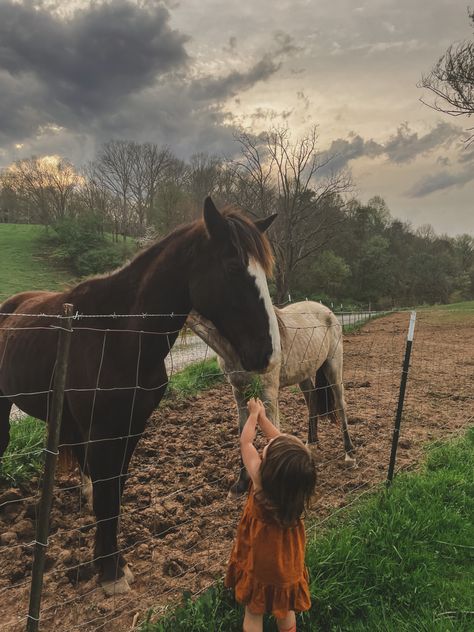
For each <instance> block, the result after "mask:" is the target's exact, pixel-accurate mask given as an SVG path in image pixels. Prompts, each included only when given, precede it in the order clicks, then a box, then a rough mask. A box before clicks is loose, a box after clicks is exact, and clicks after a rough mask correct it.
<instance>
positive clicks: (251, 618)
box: [243, 608, 263, 632]
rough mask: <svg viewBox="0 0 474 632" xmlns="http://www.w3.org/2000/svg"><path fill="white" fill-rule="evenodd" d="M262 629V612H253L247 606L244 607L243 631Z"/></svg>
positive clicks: (256, 631) (258, 631) (259, 631)
mask: <svg viewBox="0 0 474 632" xmlns="http://www.w3.org/2000/svg"><path fill="white" fill-rule="evenodd" d="M262 630H263V614H253V612H250V610H249V609H248V608H245V617H244V627H243V632H262Z"/></svg>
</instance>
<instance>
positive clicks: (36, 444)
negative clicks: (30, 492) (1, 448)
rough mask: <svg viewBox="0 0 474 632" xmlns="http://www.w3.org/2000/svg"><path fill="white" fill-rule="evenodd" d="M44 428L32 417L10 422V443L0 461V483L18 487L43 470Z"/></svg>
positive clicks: (43, 425)
mask: <svg viewBox="0 0 474 632" xmlns="http://www.w3.org/2000/svg"><path fill="white" fill-rule="evenodd" d="M45 434H46V426H45V424H44V423H43V422H42V421H38V420H37V419H34V418H33V417H24V418H22V419H19V420H18V421H13V422H11V425H10V443H9V444H8V448H7V450H6V452H5V454H4V455H3V458H2V459H1V460H0V481H5V482H7V483H9V484H10V485H19V484H21V483H23V482H25V481H27V480H29V479H30V478H31V476H33V475H35V474H37V473H38V472H40V471H41V470H42V468H43V456H44V452H43V445H44V438H45Z"/></svg>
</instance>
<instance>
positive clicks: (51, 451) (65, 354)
mask: <svg viewBox="0 0 474 632" xmlns="http://www.w3.org/2000/svg"><path fill="white" fill-rule="evenodd" d="M72 310H73V306H72V305H70V304H69V303H66V304H64V305H63V316H64V318H62V319H61V320H60V328H59V338H58V346H57V350H56V364H55V369H54V384H53V393H52V401H51V416H50V418H49V419H48V438H47V441H46V448H45V453H46V456H45V464H44V476H43V485H42V490H41V499H40V506H39V517H38V522H37V524H36V542H35V557H34V561H33V569H32V574H31V589H30V605H29V610H28V617H27V625H26V629H27V632H37V630H38V627H39V622H40V605H41V594H42V590H43V574H44V562H45V555H46V547H47V546H48V535H49V515H50V512H51V504H52V500H53V488H54V475H55V471H56V461H57V455H58V444H59V432H60V429H61V417H62V413H63V402H64V389H65V386H66V373H67V367H68V359H69V348H70V345H71V331H72V325H71V320H72Z"/></svg>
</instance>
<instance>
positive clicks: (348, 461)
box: [344, 453, 357, 469]
mask: <svg viewBox="0 0 474 632" xmlns="http://www.w3.org/2000/svg"><path fill="white" fill-rule="evenodd" d="M344 465H345V466H346V467H350V468H353V469H355V468H356V467H357V461H356V458H355V456H350V455H349V454H347V453H346V456H345V459H344Z"/></svg>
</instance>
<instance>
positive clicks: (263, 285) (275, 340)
mask: <svg viewBox="0 0 474 632" xmlns="http://www.w3.org/2000/svg"><path fill="white" fill-rule="evenodd" d="M247 270H248V273H249V274H250V276H252V277H253V278H254V279H255V285H256V286H257V289H258V291H259V294H260V298H262V299H263V303H264V305H265V309H266V311H267V315H268V322H269V324H270V338H271V340H272V349H273V351H272V355H271V356H270V360H269V363H268V369H267V370H270V369H272V368H273V367H274V366H275V364H276V363H277V362H279V361H280V355H281V343H280V330H279V329H278V321H277V318H276V315H275V310H274V309H273V304H272V299H271V298H270V292H269V291H268V284H267V277H266V275H265V271H264V270H263V268H262V266H261V265H260V264H259V263H258V262H257V261H255V259H252V258H250V259H249V265H248V267H247Z"/></svg>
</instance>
